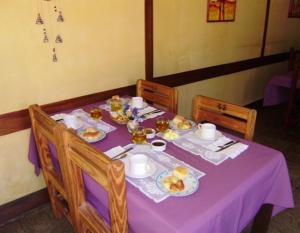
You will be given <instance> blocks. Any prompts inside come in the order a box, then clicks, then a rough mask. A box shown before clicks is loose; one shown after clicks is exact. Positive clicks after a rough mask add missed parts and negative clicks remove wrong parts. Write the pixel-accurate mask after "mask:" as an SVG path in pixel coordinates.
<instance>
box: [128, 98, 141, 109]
mask: <svg viewBox="0 0 300 233" xmlns="http://www.w3.org/2000/svg"><path fill="white" fill-rule="evenodd" d="M131 101H132V102H131V103H132V105H131V107H133V108H142V107H143V98H142V97H140V96H136V97H132V100H131Z"/></svg>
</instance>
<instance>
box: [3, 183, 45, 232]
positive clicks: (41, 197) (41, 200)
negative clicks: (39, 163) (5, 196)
mask: <svg viewBox="0 0 300 233" xmlns="http://www.w3.org/2000/svg"><path fill="white" fill-rule="evenodd" d="M48 202H49V196H48V191H47V189H46V188H44V189H42V190H39V191H37V192H34V193H31V194H29V195H27V196H24V197H21V198H19V199H17V200H14V201H12V202H9V203H7V204H4V205H2V206H0V226H1V225H2V224H4V223H5V222H7V221H9V220H11V219H14V218H16V217H18V216H19V215H21V214H23V213H24V212H26V211H29V210H32V209H34V208H37V207H39V206H41V205H43V204H45V203H48Z"/></svg>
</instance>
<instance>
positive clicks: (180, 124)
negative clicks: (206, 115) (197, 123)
mask: <svg viewBox="0 0 300 233" xmlns="http://www.w3.org/2000/svg"><path fill="white" fill-rule="evenodd" d="M172 121H173V123H174V125H175V126H176V127H177V128H178V129H191V128H192V124H191V122H190V121H189V120H187V119H185V118H184V117H183V116H179V115H176V116H175V117H174V118H173V120H172Z"/></svg>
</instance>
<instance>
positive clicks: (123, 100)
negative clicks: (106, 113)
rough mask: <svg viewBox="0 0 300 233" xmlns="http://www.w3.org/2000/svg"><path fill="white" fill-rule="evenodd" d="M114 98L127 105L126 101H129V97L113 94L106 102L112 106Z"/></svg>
mask: <svg viewBox="0 0 300 233" xmlns="http://www.w3.org/2000/svg"><path fill="white" fill-rule="evenodd" d="M112 100H113V101H116V100H120V102H121V104H122V105H125V104H126V103H128V101H129V98H122V97H120V96H118V95H114V96H112V97H111V98H110V99H108V100H107V101H106V104H107V105H109V106H110V105H111V101H112Z"/></svg>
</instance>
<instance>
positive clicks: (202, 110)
mask: <svg viewBox="0 0 300 233" xmlns="http://www.w3.org/2000/svg"><path fill="white" fill-rule="evenodd" d="M193 119H194V120H195V121H208V122H211V123H213V124H216V125H219V126H221V127H224V128H227V129H230V130H232V131H235V132H238V133H241V134H242V135H243V136H244V138H245V139H247V140H252V139H253V134H254V128H255V121H256V110H254V109H248V108H245V107H241V106H238V105H235V104H230V103H226V102H224V101H222V100H218V99H213V98H210V97H206V96H200V95H199V96H196V97H195V98H194V102H193Z"/></svg>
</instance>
